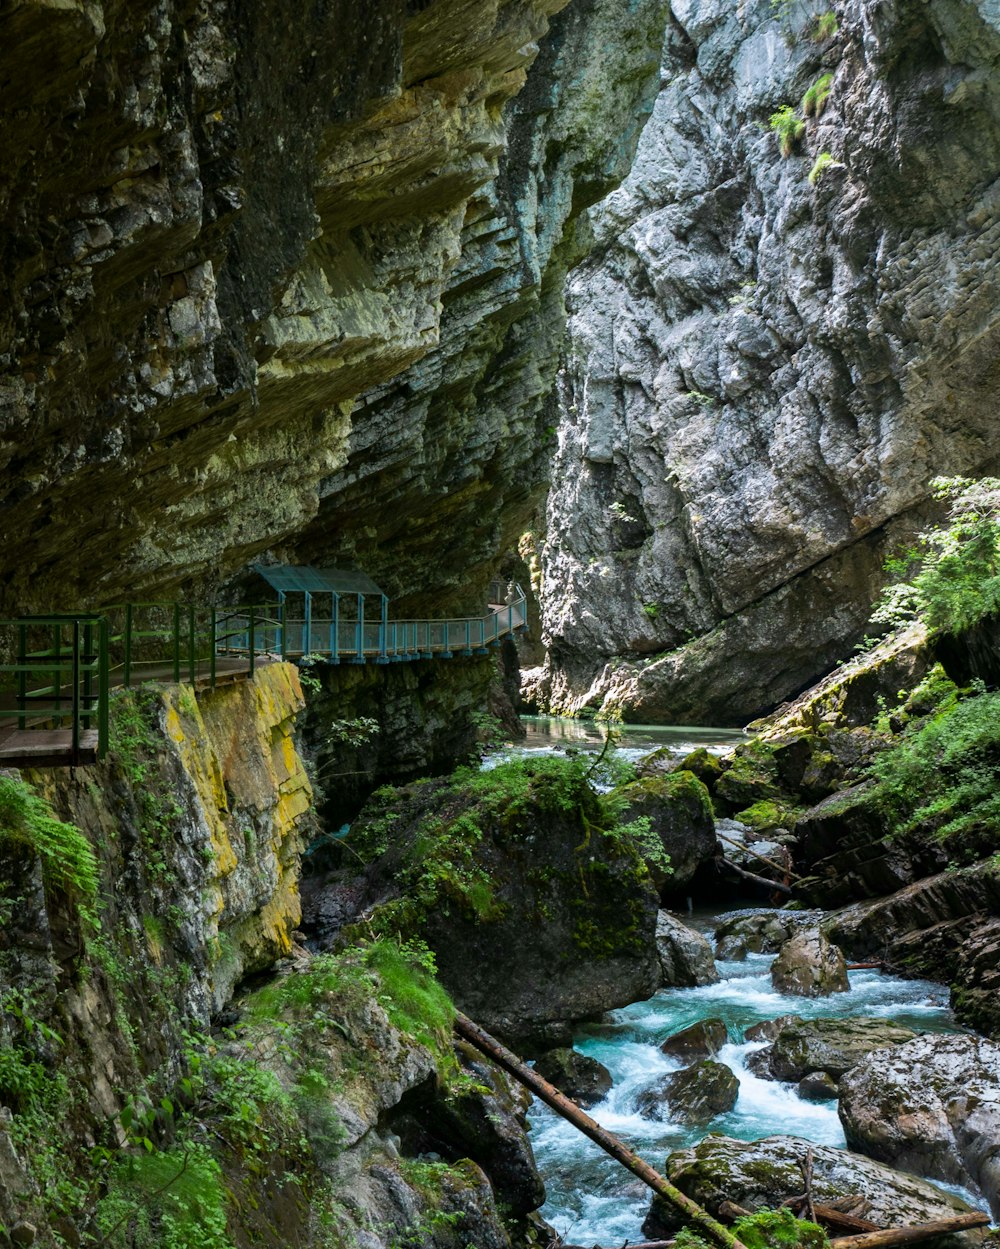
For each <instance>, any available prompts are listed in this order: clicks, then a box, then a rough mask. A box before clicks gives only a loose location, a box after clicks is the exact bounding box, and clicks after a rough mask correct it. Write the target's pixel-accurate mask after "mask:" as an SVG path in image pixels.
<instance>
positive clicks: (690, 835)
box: [614, 769, 716, 892]
mask: <svg viewBox="0 0 1000 1249" xmlns="http://www.w3.org/2000/svg"><path fill="white" fill-rule="evenodd" d="M614 799H615V800H616V801H619V802H621V803H622V804H623V810H622V814H621V819H622V821H623V822H624V823H627V822H629V821H631V820H636V819H642V818H646V819H648V820H649V823H650V833H651V834H652V835H653V836H654V837H655V838H656V839H657V840H658V842H659V845H660V847H661V848H662V852H663V854H664V855H667V856H669V859H670V871H669V873H668V872H666V871H664V870H663V867H662V860H661V859H659V858H651V857H648V856H647V858H646V862H647V866H648V867H649V870H650V875H651V876H652V878H653V883H654V884H655V885H656V886H657V888H659V889H660V890H661V891H664V892H665V891H667V890H669V891H671V892H673V891H675V890H678V889H683V888H684V886H685V885H687V884H688V882H689V881H690V880H691V879H692V878H693V876H694V874H695V872H696V871H697V870H698V868H699V867H700V866H701V865H702V864H703V863H707V862H709V861H711V860H712V859H713V858H714V856H715V846H716V841H715V817H714V814H713V811H712V800H711V798H710V796H709V793H708V790H707V789H706V788H705V786H704V785H703V784H702V782H701V781H700V780H698V778H697V777H696V776H695V775H694V773H692V772H688V771H686V770H684V769H681V770H679V771H676V772H670V773H659V774H657V775H654V776H643V777H640V778H639V779H638V780H635V781H631V782H630V783H629V784H627V785H621V786H619V788H618V789H616V790H615V791H614Z"/></svg>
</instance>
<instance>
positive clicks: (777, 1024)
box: [743, 1015, 802, 1041]
mask: <svg viewBox="0 0 1000 1249" xmlns="http://www.w3.org/2000/svg"><path fill="white" fill-rule="evenodd" d="M801 1022H802V1016H801V1015H779V1016H778V1017H777V1019H763V1020H761V1022H760V1023H755V1024H753V1025H752V1026H751V1027H749V1028H747V1030H746V1031H745V1032H744V1034H743V1035H744V1037H745V1038H746V1039H747V1040H748V1041H773V1040H774V1038H775V1037H776V1036H777V1035H778V1033H779V1032H780V1031H781V1029H782V1028H783V1027H784V1026H785V1024H788V1023H801Z"/></svg>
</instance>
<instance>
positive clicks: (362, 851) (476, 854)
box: [346, 758, 662, 1049]
mask: <svg viewBox="0 0 1000 1249" xmlns="http://www.w3.org/2000/svg"><path fill="white" fill-rule="evenodd" d="M587 766H588V765H587V763H586V761H584V760H578V759H555V758H548V759H539V760H515V761H512V762H509V763H505V764H501V765H500V766H499V767H497V768H494V769H493V770H492V771H489V772H478V771H473V770H472V769H462V770H460V771H459V772H456V773H455V775H454V776H453V777H452V778H450V779H443V780H437V779H435V780H427V781H420V782H416V783H414V784H412V785H408V786H406V787H405V788H403V789H400V790H390V789H385V790H380V791H378V792H377V793H376V794H375V795H373V797H372V799H371V800H370V801H369V803H368V805H367V806H366V807H365V809H364V811H363V812H362V814H361V816H360V817H359V819H358V820H357V821H356V822H355V824H354V825H353V826H352V828H351V831H350V833H349V835H348V837H347V839H346V844H347V846H348V848H349V849H353V850H354V852H355V854H356V855H358V856H360V857H361V859H362V860H369V861H368V862H367V865H366V867H365V869H364V871H363V873H362V875H361V877H360V879H358V880H357V881H356V882H354V884H353V885H352V889H353V894H352V905H353V906H354V908H355V913H356V914H357V915H359V916H361V915H364V916H365V922H366V927H367V926H368V924H371V925H373V926H374V927H375V929H376V931H379V930H381V931H389V932H396V933H399V934H400V935H402V936H404V937H407V938H417V939H421V940H424V941H426V942H427V944H428V945H429V946H430V948H431V949H432V950H433V952H434V954H435V957H436V960H437V968H438V974H439V977H440V979H441V981H442V982H443V984H444V985H445V987H446V988H447V989H448V991H449V992H450V993H451V994H452V996H453V997H454V999H455V1001H456V1004H457V1005H458V1006H459V1007H460V1008H461V1009H462V1010H463V1011H465V1013H466V1014H468V1015H470V1016H471V1017H472V1018H473V1019H475V1020H476V1021H477V1022H478V1023H480V1024H482V1025H483V1027H485V1028H486V1029H487V1030H488V1031H490V1032H493V1033H495V1034H498V1035H499V1036H501V1037H502V1038H504V1039H505V1040H507V1041H508V1042H510V1043H512V1044H513V1045H514V1046H515V1048H517V1047H522V1048H527V1049H539V1048H548V1047H550V1046H552V1045H553V1044H556V1045H561V1044H566V1043H567V1040H568V1037H567V1036H566V1025H567V1023H568V1022H569V1021H573V1020H579V1019H583V1018H586V1017H590V1016H593V1015H598V1014H601V1013H602V1012H604V1011H606V1010H610V1009H612V1008H614V1007H616V1006H624V1005H626V1004H627V1003H629V1002H634V1001H636V1000H638V999H642V998H647V997H649V996H650V995H651V994H652V993H654V992H655V991H656V989H658V988H659V987H660V984H661V982H662V971H661V967H660V960H659V956H658V955H657V951H656V941H655V933H656V914H657V909H658V899H657V894H656V890H655V889H654V888H653V886H652V884H651V882H650V879H649V873H648V872H647V870H646V867H645V864H644V863H643V860H642V858H641V856H640V854H639V852H638V850H637V849H636V846H635V843H634V840H633V838H631V837H629V836H628V835H627V833H626V832H624V831H623V829H622V827H621V824H620V821H619V815H618V812H617V810H616V809H615V805H614V804H612V803H611V802H608V801H607V800H606V799H605V798H604V797H602V796H601V795H599V794H597V793H596V792H595V791H594V790H593V789H592V788H591V786H590V785H589V783H588V781H587V779H586V771H587ZM564 1038H565V1039H564Z"/></svg>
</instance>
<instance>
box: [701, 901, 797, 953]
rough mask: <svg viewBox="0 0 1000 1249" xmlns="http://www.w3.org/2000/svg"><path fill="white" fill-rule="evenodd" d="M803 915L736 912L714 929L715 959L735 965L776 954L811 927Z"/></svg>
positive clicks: (788, 912)
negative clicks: (757, 956) (728, 961)
mask: <svg viewBox="0 0 1000 1249" xmlns="http://www.w3.org/2000/svg"><path fill="white" fill-rule="evenodd" d="M815 922H816V921H815V913H809V912H803V911H772V910H760V911H737V912H736V913H735V914H731V915H725V916H723V917H722V918H721V920H720V922H719V924H718V925H717V927H716V929H715V957H716V958H721V959H726V960H735V961H739V960H740V959H744V958H746V956H747V955H748V954H777V952H778V951H779V950H780V949H781V947H782V946H783V945H784V944H785V942H786V941H788V940H789V939H790V938H791V937H793V936H795V934H796V933H798V932H800V931H801V930H802V929H804V928H808V927H810V926H811V925H813V924H814V923H815Z"/></svg>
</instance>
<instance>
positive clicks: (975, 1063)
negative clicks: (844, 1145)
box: [840, 1033, 1000, 1218]
mask: <svg viewBox="0 0 1000 1249" xmlns="http://www.w3.org/2000/svg"><path fill="white" fill-rule="evenodd" d="M840 1095H841V1102H840V1121H841V1123H842V1124H843V1125H844V1133H845V1135H846V1136H847V1142H848V1144H849V1145H850V1146H851V1147H852V1148H854V1149H858V1150H860V1151H861V1152H863V1153H866V1154H869V1155H870V1156H871V1157H873V1158H878V1159H880V1160H882V1161H885V1162H890V1163H892V1164H893V1165H894V1166H899V1167H903V1168H905V1169H906V1170H912V1171H920V1172H922V1173H923V1174H925V1175H932V1176H934V1177H935V1178H937V1179H941V1180H947V1181H948V1182H950V1183H953V1184H964V1185H968V1186H972V1187H975V1188H978V1189H979V1190H980V1191H981V1192H982V1193H983V1195H984V1197H986V1199H987V1200H988V1201H989V1203H990V1207H991V1209H992V1211H993V1215H994V1218H996V1217H998V1216H1000V1045H998V1044H997V1043H996V1042H995V1041H988V1040H985V1039H984V1038H982V1037H975V1036H955V1035H947V1034H941V1033H937V1034H926V1035H924V1036H919V1037H917V1038H915V1039H914V1040H912V1041H909V1042H908V1043H907V1044H905V1045H899V1046H893V1047H892V1048H891V1049H882V1050H876V1051H875V1052H874V1053H873V1054H869V1055H868V1056H867V1057H866V1058H864V1059H862V1060H861V1062H859V1063H858V1065H857V1066H856V1067H854V1068H853V1069H852V1070H851V1071H849V1072H848V1073H847V1074H846V1075H845V1076H844V1077H843V1079H842V1080H841V1082H840Z"/></svg>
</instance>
